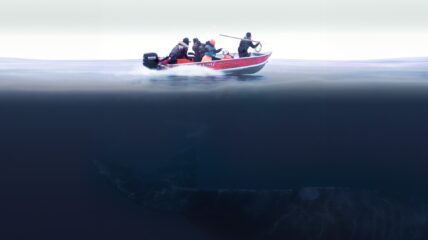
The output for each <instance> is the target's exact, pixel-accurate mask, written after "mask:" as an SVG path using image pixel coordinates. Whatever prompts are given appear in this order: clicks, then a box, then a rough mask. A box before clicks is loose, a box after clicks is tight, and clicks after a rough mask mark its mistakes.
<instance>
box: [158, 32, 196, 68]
mask: <svg viewBox="0 0 428 240" xmlns="http://www.w3.org/2000/svg"><path fill="white" fill-rule="evenodd" d="M189 43H190V41H189V39H188V38H184V39H183V41H181V42H179V43H178V44H177V45H176V46H175V47H174V48H173V49H172V51H171V53H170V54H169V56H168V57H166V58H164V59H162V60H161V63H162V64H176V63H177V59H183V58H185V59H187V60H192V59H191V58H190V57H189V56H187V51H188V49H189Z"/></svg>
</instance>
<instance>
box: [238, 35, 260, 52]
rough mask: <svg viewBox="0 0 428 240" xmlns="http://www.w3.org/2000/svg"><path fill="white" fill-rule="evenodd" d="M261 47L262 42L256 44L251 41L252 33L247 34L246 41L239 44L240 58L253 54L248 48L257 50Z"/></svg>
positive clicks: (243, 40)
mask: <svg viewBox="0 0 428 240" xmlns="http://www.w3.org/2000/svg"><path fill="white" fill-rule="evenodd" d="M259 45H260V42H258V43H257V44H254V43H253V41H251V33H250V32H247V34H246V35H245V37H244V39H242V40H241V42H240V43H239V48H238V54H239V57H240V58H243V57H249V56H251V54H250V53H248V48H250V47H251V48H256V47H258V46H259Z"/></svg>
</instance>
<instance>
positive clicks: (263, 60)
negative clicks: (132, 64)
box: [143, 33, 272, 75]
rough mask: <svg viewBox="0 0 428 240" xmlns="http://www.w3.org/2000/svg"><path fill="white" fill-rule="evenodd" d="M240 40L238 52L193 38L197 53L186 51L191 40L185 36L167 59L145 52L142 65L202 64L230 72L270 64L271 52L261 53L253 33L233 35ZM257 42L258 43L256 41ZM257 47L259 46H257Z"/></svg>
mask: <svg viewBox="0 0 428 240" xmlns="http://www.w3.org/2000/svg"><path fill="white" fill-rule="evenodd" d="M221 36H223V37H229V38H234V39H239V40H241V42H240V45H239V48H238V53H234V54H230V53H229V52H228V51H227V50H224V51H223V52H222V54H218V53H219V52H221V51H222V50H223V49H222V48H220V49H215V41H214V40H210V41H207V42H206V43H205V44H202V43H201V42H200V41H199V40H198V39H197V38H195V39H193V47H192V49H193V50H194V52H191V53H187V51H188V47H189V43H190V41H189V39H188V38H184V39H183V41H182V42H180V43H179V44H177V46H176V47H175V48H174V49H173V50H172V51H171V53H170V55H169V56H168V57H165V58H159V56H158V55H157V54H156V53H146V54H144V58H143V65H144V66H145V67H147V68H149V69H153V70H166V69H171V68H176V67H180V66H200V67H206V68H210V69H213V70H216V71H221V72H223V73H225V74H230V75H244V74H254V73H257V72H258V71H260V70H261V69H263V67H264V66H265V65H266V64H267V62H268V60H269V57H270V56H271V54H272V53H271V52H267V53H260V51H261V43H260V42H257V41H253V40H251V33H247V34H246V36H245V37H244V38H236V37H230V36H227V35H221ZM254 43H255V44H254ZM250 47H251V48H254V49H255V50H256V53H249V52H248V48H250ZM257 47H260V48H259V49H257Z"/></svg>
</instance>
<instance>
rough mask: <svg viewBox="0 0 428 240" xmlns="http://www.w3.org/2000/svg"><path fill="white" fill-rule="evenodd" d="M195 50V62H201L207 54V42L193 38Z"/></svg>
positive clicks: (193, 48)
mask: <svg viewBox="0 0 428 240" xmlns="http://www.w3.org/2000/svg"><path fill="white" fill-rule="evenodd" d="M192 50H193V52H194V53H195V60H194V61H195V62H200V61H201V60H202V58H203V57H204V54H205V44H202V43H201V41H199V39H197V38H194V39H193V47H192Z"/></svg>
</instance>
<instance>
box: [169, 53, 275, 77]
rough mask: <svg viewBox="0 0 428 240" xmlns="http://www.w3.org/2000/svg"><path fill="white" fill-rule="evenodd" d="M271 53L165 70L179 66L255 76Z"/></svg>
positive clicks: (175, 65)
mask: <svg viewBox="0 0 428 240" xmlns="http://www.w3.org/2000/svg"><path fill="white" fill-rule="evenodd" d="M270 56H271V53H253V54H252V55H251V56H250V57H247V58H234V59H227V60H217V61H210V62H198V63H193V62H192V63H182V64H168V65H165V66H164V67H163V69H170V68H175V67H179V66H201V67H206V68H210V69H213V70H216V71H221V72H223V73H225V74H228V75H245V74H254V73H257V72H258V71H260V70H261V69H263V67H264V66H265V65H266V64H267V62H268V60H269V57H270Z"/></svg>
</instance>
